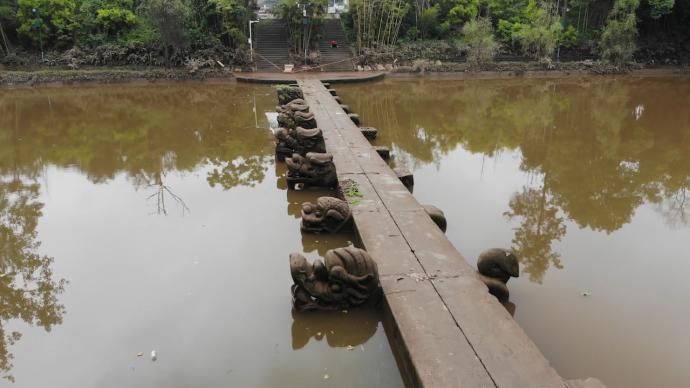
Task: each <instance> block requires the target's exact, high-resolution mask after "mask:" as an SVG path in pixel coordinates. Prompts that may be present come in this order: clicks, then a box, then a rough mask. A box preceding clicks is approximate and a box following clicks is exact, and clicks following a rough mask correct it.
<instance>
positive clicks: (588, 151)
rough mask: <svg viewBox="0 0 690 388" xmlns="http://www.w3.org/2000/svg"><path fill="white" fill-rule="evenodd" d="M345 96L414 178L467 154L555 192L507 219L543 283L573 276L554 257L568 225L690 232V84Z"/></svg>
mask: <svg viewBox="0 0 690 388" xmlns="http://www.w3.org/2000/svg"><path fill="white" fill-rule="evenodd" d="M339 91H340V92H341V93H340V95H341V96H342V98H343V99H344V101H345V102H346V103H347V104H348V105H350V106H351V107H352V108H353V110H354V111H356V112H357V113H358V114H360V116H362V117H363V118H364V120H365V124H366V125H371V126H374V127H378V128H379V130H380V132H379V136H380V139H379V141H380V142H381V143H382V144H384V145H388V146H389V147H391V148H394V149H396V150H401V151H403V152H404V154H405V155H404V157H403V158H398V161H400V160H404V159H405V158H410V159H412V163H411V164H410V165H408V167H410V168H413V167H415V166H416V165H419V164H430V163H431V164H437V163H439V160H440V159H441V157H442V156H443V155H446V154H448V153H450V152H452V151H453V150H454V149H455V148H457V147H458V146H461V147H462V148H464V149H465V150H467V151H470V152H472V153H477V154H483V155H485V156H487V157H493V156H496V155H499V154H500V153H501V152H503V151H518V152H519V153H520V155H521V161H520V169H521V170H522V171H525V172H526V173H527V174H528V176H531V177H538V178H539V180H540V181H543V182H544V183H543V185H541V186H538V187H534V186H533V185H531V184H527V185H525V187H523V188H521V189H520V190H518V192H517V193H516V194H514V196H513V197H512V198H511V200H510V201H509V203H508V204H507V207H508V209H509V210H508V211H506V212H505V215H506V217H507V219H508V220H509V221H511V222H519V224H518V226H517V227H516V228H515V235H514V238H513V243H514V248H515V249H516V250H518V251H519V253H521V259H522V261H523V264H525V267H526V268H525V271H526V272H528V273H529V274H530V279H531V280H533V281H537V282H540V281H542V279H543V276H544V273H545V272H546V270H547V269H548V268H549V266H551V265H553V266H555V267H556V268H562V265H561V261H560V255H559V254H558V252H555V251H553V249H552V246H553V243H554V242H555V241H558V240H560V239H561V238H563V237H564V236H565V234H566V226H565V225H566V223H568V222H572V223H575V224H576V225H577V226H579V227H581V228H589V229H592V230H595V231H603V232H605V233H612V232H614V231H616V230H619V229H620V228H621V227H623V226H624V225H626V224H628V223H629V222H630V221H631V219H632V217H633V216H634V214H635V211H636V209H638V208H639V207H640V206H642V205H643V204H645V203H650V204H652V205H653V207H655V208H656V209H657V211H658V212H659V214H660V215H661V216H662V217H663V218H664V219H665V220H666V222H667V223H668V224H669V225H674V226H676V227H687V226H688V218H689V217H690V216H689V213H688V211H689V210H690V204H689V203H688V202H689V201H688V192H689V191H690V153H689V152H687V151H686V150H687V149H690V111H688V109H687V96H688V95H690V82H689V81H688V79H684V78H678V77H675V78H673V77H672V78H658V77H655V78H633V77H629V78H626V79H614V78H604V77H601V78H582V79H579V78H570V79H560V80H553V79H542V80H524V79H503V80H465V81H449V80H433V79H431V80H430V79H415V80H387V81H384V84H383V85H382V84H381V83H378V84H370V85H358V86H343V87H341V88H340V89H339ZM640 105H643V106H644V107H645V109H644V111H643V112H640V110H639V109H637V110H636V108H637V107H638V106H640ZM635 112H637V113H638V114H637V115H636V114H635ZM420 128H423V136H421V137H420V131H419V129H420ZM397 156H398V155H396V157H397Z"/></svg>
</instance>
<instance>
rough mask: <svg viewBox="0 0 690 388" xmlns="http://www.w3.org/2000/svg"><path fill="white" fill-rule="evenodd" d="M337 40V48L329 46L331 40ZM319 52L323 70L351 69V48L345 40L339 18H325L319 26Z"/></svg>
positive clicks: (352, 68)
mask: <svg viewBox="0 0 690 388" xmlns="http://www.w3.org/2000/svg"><path fill="white" fill-rule="evenodd" d="M332 40H336V41H337V42H338V47H337V48H332V47H331V41H332ZM319 52H320V53H321V65H325V66H323V67H322V70H323V71H353V70H354V67H353V65H352V60H351V58H352V50H350V45H349V44H348V42H347V36H346V35H345V31H344V30H343V25H342V24H341V23H340V19H326V20H324V23H323V26H322V27H321V32H320V39H319Z"/></svg>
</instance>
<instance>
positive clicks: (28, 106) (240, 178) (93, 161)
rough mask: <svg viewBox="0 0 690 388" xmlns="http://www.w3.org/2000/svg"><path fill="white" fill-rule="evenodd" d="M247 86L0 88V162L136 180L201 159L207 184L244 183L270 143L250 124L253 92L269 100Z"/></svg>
mask: <svg viewBox="0 0 690 388" xmlns="http://www.w3.org/2000/svg"><path fill="white" fill-rule="evenodd" d="M132 88H136V89H135V90H133V89H132ZM256 89H257V88H256V87H250V86H245V85H234V84H229V85H214V87H209V86H208V85H200V84H189V85H155V86H154V85H151V86H147V87H143V88H142V87H135V86H110V87H108V88H107V89H103V88H88V87H85V88H79V89H73V88H64V89H63V88H58V89H37V90H13V91H8V92H3V93H0V139H2V140H3V141H2V144H1V145H0V147H2V150H1V152H0V166H17V167H19V168H21V169H22V170H23V171H22V172H23V174H25V175H30V176H35V175H36V174H38V173H39V172H40V171H41V169H42V168H44V167H45V166H47V165H56V166H61V167H68V166H76V167H77V168H78V169H79V170H80V171H82V172H83V173H84V174H86V175H87V176H88V177H89V179H90V180H91V181H93V182H95V183H99V182H104V181H106V180H109V179H112V178H113V177H114V176H115V175H117V174H118V173H123V172H124V173H126V174H127V175H129V176H131V177H133V179H134V180H135V182H136V181H137V180H138V179H140V178H141V176H142V175H143V176H144V177H155V176H163V175H165V173H167V172H169V171H173V170H175V171H179V172H191V171H193V170H194V169H195V168H196V167H197V166H199V165H200V164H207V163H208V164H211V165H212V166H214V168H213V169H211V171H210V172H209V173H208V176H207V181H208V183H209V184H210V185H211V186H212V187H215V186H219V187H222V188H223V189H226V190H227V189H230V188H233V187H236V186H253V185H255V184H256V183H258V182H261V181H262V180H263V179H264V178H265V173H266V171H267V168H268V167H267V166H268V164H269V163H270V162H271V160H272V158H271V151H272V150H271V144H270V141H267V140H268V139H270V136H271V135H270V132H269V131H268V130H266V129H264V128H266V127H265V126H264V127H262V128H256V123H255V117H254V114H253V113H252V110H251V109H252V106H253V104H254V99H255V98H256V100H257V103H258V104H259V106H260V107H269V106H272V105H271V104H273V102H274V101H273V100H274V99H275V96H274V93H273V91H272V89H271V88H270V87H264V88H259V91H260V92H262V93H256V92H255V91H256ZM133 91H134V92H133ZM144 180H146V179H144ZM154 181H155V179H154ZM154 184H155V183H154Z"/></svg>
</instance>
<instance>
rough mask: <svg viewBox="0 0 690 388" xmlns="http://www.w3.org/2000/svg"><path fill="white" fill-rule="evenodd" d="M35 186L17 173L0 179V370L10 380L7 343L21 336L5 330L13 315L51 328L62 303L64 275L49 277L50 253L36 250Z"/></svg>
mask: <svg viewBox="0 0 690 388" xmlns="http://www.w3.org/2000/svg"><path fill="white" fill-rule="evenodd" d="M38 191H39V186H38V185H37V184H33V183H25V182H23V181H22V180H20V179H17V178H16V177H12V178H9V179H7V178H1V179H0V373H2V375H3V377H4V378H6V379H8V380H10V381H14V378H13V376H12V374H11V368H12V359H13V356H12V353H11V352H10V350H9V347H10V346H11V345H13V344H14V343H15V342H16V341H18V340H19V339H20V338H21V333H19V332H17V331H12V332H9V333H8V332H6V330H5V326H6V325H7V323H8V322H9V321H11V320H15V319H21V320H22V321H24V322H25V323H27V324H29V325H36V326H38V327H42V328H43V329H44V330H46V331H50V330H51V328H52V327H53V326H55V325H59V324H60V323H62V315H63V313H64V312H65V308H64V306H63V305H61V304H60V303H59V301H58V296H59V295H60V294H61V293H62V292H63V291H64V287H65V284H66V281H65V280H64V279H59V280H56V279H54V277H53V271H52V268H51V266H52V263H53V258H52V257H49V256H42V255H39V254H38V253H36V250H37V249H38V246H39V245H40V242H39V241H38V240H37V233H36V226H37V224H38V219H39V218H40V217H41V215H42V212H41V209H42V207H43V204H42V203H40V202H38V201H37V198H38Z"/></svg>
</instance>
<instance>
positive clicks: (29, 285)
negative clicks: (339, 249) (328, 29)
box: [0, 84, 274, 380]
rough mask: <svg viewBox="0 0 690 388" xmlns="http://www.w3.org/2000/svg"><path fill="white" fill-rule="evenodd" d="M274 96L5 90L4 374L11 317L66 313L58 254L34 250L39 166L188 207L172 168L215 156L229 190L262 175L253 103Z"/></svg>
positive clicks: (262, 149)
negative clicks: (117, 183)
mask: <svg viewBox="0 0 690 388" xmlns="http://www.w3.org/2000/svg"><path fill="white" fill-rule="evenodd" d="M257 90H258V93H257ZM273 99H274V94H273V92H272V89H271V88H269V87H265V88H256V87H253V88H250V87H247V86H236V85H216V86H215V87H208V86H207V85H198V84H196V85H157V86H147V87H144V88H142V87H134V86H110V87H108V88H89V87H85V88H57V89H36V90H13V91H0V176H3V177H4V178H2V180H0V337H1V338H0V373H2V374H3V377H5V378H7V379H9V380H13V377H12V374H11V369H12V358H13V357H12V353H11V352H10V349H9V347H10V346H11V345H13V344H14V343H15V342H16V341H17V340H19V339H20V337H21V333H19V332H17V331H12V332H6V330H5V327H6V325H7V323H8V322H10V321H13V320H22V321H24V322H26V323H27V324H30V325H35V326H38V327H42V328H43V329H45V330H46V331H50V329H51V328H52V327H53V326H55V325H59V324H60V323H61V322H62V316H63V314H64V313H65V307H64V306H63V305H62V304H60V303H59V300H58V297H59V295H60V294H61V293H62V292H63V290H64V287H65V284H66V281H65V280H64V279H57V278H55V277H54V276H53V269H52V267H53V258H52V257H49V256H44V255H39V254H38V253H36V250H37V248H38V247H39V245H40V241H39V240H38V235H37V232H36V227H37V224H38V222H39V219H40V217H41V215H42V212H41V209H42V207H43V204H42V203H40V202H39V201H38V200H37V199H38V197H39V192H40V190H41V187H40V184H39V183H37V182H39V181H40V180H39V178H40V177H41V176H42V174H43V172H44V171H45V170H46V169H47V168H48V167H49V166H58V167H62V168H69V169H76V170H78V171H79V172H81V173H82V174H84V175H86V176H87V177H88V179H89V180H90V181H92V182H93V183H105V182H107V181H110V180H113V179H114V178H115V177H116V176H117V175H118V174H124V175H125V176H126V177H128V179H129V181H130V182H131V183H132V185H133V187H134V188H136V189H142V192H143V193H144V195H145V196H144V197H143V198H142V200H144V201H147V202H151V203H152V206H153V208H154V211H153V213H154V214H159V215H167V214H168V213H169V211H171V210H172V209H171V208H170V205H171V204H174V207H175V208H176V210H179V212H180V213H181V214H182V215H184V214H188V213H189V212H190V209H189V207H188V206H187V204H186V203H185V201H184V199H183V196H182V195H181V194H179V193H176V192H175V190H174V188H172V187H171V186H169V185H167V184H166V183H165V180H166V177H167V176H168V174H169V173H171V172H176V173H178V174H184V173H192V172H193V171H195V170H196V169H197V168H198V167H199V166H200V165H204V164H209V165H211V166H212V168H211V169H207V171H208V173H207V177H206V180H207V182H208V184H209V185H210V186H211V187H216V186H218V187H221V188H222V189H224V190H229V189H231V188H233V187H236V186H254V185H255V184H257V183H259V182H261V181H263V179H264V178H265V173H266V171H267V169H268V164H270V162H271V160H272V158H271V154H270V151H271V147H270V141H268V140H267V139H269V138H270V133H269V132H268V131H267V130H265V129H259V128H256V127H257V122H256V117H255V115H254V114H253V113H252V110H251V105H250V104H252V105H254V107H256V104H257V101H258V103H259V105H260V106H262V107H263V106H266V107H268V106H272V104H273ZM261 104H263V105H261ZM243 105H247V107H246V108H245V107H243ZM233 107H234V108H233ZM238 107H239V108H238ZM255 109H256V108H255ZM263 128H265V126H264V127H263ZM238 133H239V135H238ZM28 182H30V183H28Z"/></svg>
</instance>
